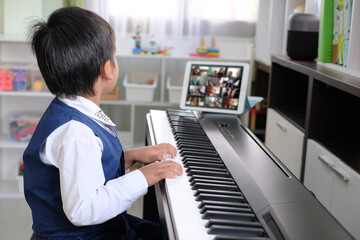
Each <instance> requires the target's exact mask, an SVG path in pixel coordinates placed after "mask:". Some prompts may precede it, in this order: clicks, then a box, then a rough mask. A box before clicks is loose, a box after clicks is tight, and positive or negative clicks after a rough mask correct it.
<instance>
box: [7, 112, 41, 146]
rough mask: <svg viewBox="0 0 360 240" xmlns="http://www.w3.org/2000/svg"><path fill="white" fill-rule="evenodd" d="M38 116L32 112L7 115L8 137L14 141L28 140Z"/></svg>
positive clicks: (38, 118)
mask: <svg viewBox="0 0 360 240" xmlns="http://www.w3.org/2000/svg"><path fill="white" fill-rule="evenodd" d="M39 120H40V117H39V116H37V115H36V116H34V115H33V114H22V115H14V116H11V117H8V122H9V128H10V138H11V139H12V140H14V141H29V140H30V138H31V136H32V135H33V133H34V131H35V129H36V127H37V125H38V123H39Z"/></svg>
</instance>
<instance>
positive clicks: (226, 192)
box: [153, 110, 268, 240]
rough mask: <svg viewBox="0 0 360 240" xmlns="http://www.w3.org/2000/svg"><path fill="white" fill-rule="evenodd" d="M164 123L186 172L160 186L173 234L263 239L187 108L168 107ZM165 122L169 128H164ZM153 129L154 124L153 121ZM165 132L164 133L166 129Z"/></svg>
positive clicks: (197, 237) (240, 196)
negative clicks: (164, 189)
mask: <svg viewBox="0 0 360 240" xmlns="http://www.w3.org/2000/svg"><path fill="white" fill-rule="evenodd" d="M166 114H167V119H168V121H169V123H170V124H169V123H167V125H168V126H166V125H165V124H164V123H161V122H160V120H159V121H157V120H156V119H153V122H157V124H160V125H161V126H162V127H161V128H160V129H162V131H163V132H167V131H169V130H170V131H171V132H172V136H170V137H166V136H164V137H165V138H168V139H161V140H163V141H161V140H160V139H157V140H158V142H157V143H160V142H159V140H160V141H161V142H169V143H171V144H173V145H175V146H176V147H177V149H178V156H177V158H176V159H175V161H177V162H179V163H180V164H181V165H182V166H183V168H184V172H185V174H184V175H183V176H182V177H178V178H177V179H166V180H165V186H166V189H167V194H168V198H169V199H170V208H171V213H172V218H173V223H174V229H175V232H176V238H177V239H186V240H187V239H268V238H267V235H266V232H265V230H264V228H263V227H262V225H261V224H260V222H259V221H258V220H257V217H256V215H255V214H254V212H253V211H252V209H251V207H250V205H249V204H248V203H247V201H246V198H245V196H244V195H243V194H242V192H241V191H240V189H239V188H238V186H237V185H236V183H235V181H234V180H233V178H232V176H231V174H230V173H229V171H228V170H227V168H226V166H225V165H224V163H223V161H222V160H221V158H220V157H219V155H218V154H217V151H216V150H215V149H214V147H213V145H212V144H211V141H210V140H209V139H208V138H207V136H206V134H205V132H204V131H203V129H202V127H201V126H200V125H199V123H198V121H197V119H196V117H195V116H194V114H193V113H192V112H184V111H176V110H168V111H167V112H166ZM163 124H164V125H163ZM164 128H169V129H164ZM154 129H156V128H155V127H154ZM166 135H167V136H169V134H166Z"/></svg>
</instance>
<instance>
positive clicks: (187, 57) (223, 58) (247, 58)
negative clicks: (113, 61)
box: [116, 52, 251, 62]
mask: <svg viewBox="0 0 360 240" xmlns="http://www.w3.org/2000/svg"><path fill="white" fill-rule="evenodd" d="M116 57H129V58H153V59H165V60H172V59H179V60H203V61H245V62H248V61H250V59H251V56H243V57H232V56H221V55H220V57H218V58H216V57H210V58H207V57H193V56H190V55H161V54H156V55H146V54H144V55H141V54H132V53H128V52H121V53H117V54H116Z"/></svg>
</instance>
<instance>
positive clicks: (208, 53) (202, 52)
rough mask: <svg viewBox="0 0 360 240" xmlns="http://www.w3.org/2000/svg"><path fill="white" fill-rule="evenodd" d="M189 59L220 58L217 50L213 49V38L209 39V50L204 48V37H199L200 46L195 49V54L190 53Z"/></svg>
mask: <svg viewBox="0 0 360 240" xmlns="http://www.w3.org/2000/svg"><path fill="white" fill-rule="evenodd" d="M189 55H190V56H191V57H206V58H214V57H215V58H217V57H220V51H219V49H217V48H215V38H214V37H213V38H212V39H211V48H206V47H205V44H204V37H201V40H200V46H199V47H198V48H197V49H196V53H190V54H189Z"/></svg>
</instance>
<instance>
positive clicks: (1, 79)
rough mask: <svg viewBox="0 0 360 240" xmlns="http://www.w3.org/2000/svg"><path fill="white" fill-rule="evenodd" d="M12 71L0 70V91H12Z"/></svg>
mask: <svg viewBox="0 0 360 240" xmlns="http://www.w3.org/2000/svg"><path fill="white" fill-rule="evenodd" d="M12 78H13V77H12V71H11V70H9V69H1V70H0V90H1V91H12V90H13V86H12Z"/></svg>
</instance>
